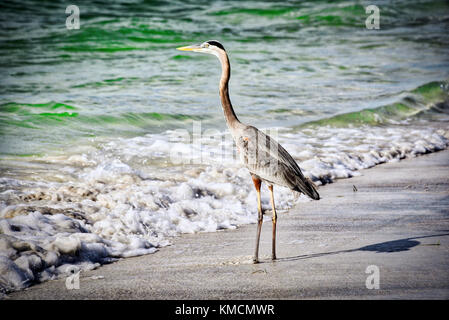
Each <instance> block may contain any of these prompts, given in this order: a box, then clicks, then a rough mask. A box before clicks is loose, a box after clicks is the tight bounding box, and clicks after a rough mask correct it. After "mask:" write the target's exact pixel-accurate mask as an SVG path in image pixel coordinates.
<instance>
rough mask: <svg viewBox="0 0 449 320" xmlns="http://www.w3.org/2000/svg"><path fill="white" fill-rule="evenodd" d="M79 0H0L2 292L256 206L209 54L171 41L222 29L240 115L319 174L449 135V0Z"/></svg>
mask: <svg viewBox="0 0 449 320" xmlns="http://www.w3.org/2000/svg"><path fill="white" fill-rule="evenodd" d="M74 4H76V5H77V6H78V7H79V9H80V29H79V30H68V29H67V28H66V26H65V22H66V18H67V16H68V14H66V13H65V8H66V6H67V3H66V2H64V1H49V2H42V1H22V2H10V1H6V2H3V3H2V12H1V13H0V53H1V59H0V72H1V85H0V292H9V291H11V290H18V289H22V288H25V287H27V286H29V285H31V284H33V283H37V282H40V281H45V280H48V279H52V278H54V277H58V276H64V275H66V274H67V273H68V272H71V271H73V270H88V269H92V268H96V267H98V266H99V265H101V264H103V263H108V262H111V261H115V260H116V259H119V258H126V257H130V256H136V255H142V254H148V253H153V252H155V251H157V250H159V249H161V250H163V249H162V248H163V247H164V246H166V245H169V244H170V240H171V239H172V238H173V237H175V236H177V235H179V234H182V233H195V232H213V231H217V230H220V229H232V228H236V227H238V226H239V225H242V224H248V223H254V222H255V221H256V216H257V206H256V194H255V191H254V190H253V189H254V188H253V186H252V182H251V179H250V176H249V173H248V172H247V170H246V169H244V168H242V166H241V165H240V163H239V160H238V157H237V155H236V153H235V150H234V146H233V142H232V140H231V137H230V135H229V134H228V132H227V128H226V124H225V121H224V118H223V113H222V109H221V106H220V100H219V96H218V81H219V77H220V73H221V72H220V66H219V63H218V61H217V59H216V58H215V57H213V56H208V55H201V54H187V53H182V52H179V51H176V50H175V48H176V47H179V46H183V45H190V44H194V43H201V42H203V41H206V40H210V39H217V40H219V41H220V42H222V43H223V45H224V46H225V48H226V50H227V51H228V54H229V57H230V61H231V66H232V78H231V82H230V95H231V100H232V101H233V105H234V108H235V111H236V113H237V115H238V116H239V118H240V120H241V121H242V122H244V123H247V124H251V125H254V126H256V127H258V128H260V129H262V130H264V131H266V132H267V133H269V134H270V135H272V136H273V137H275V138H276V139H277V140H278V141H279V142H281V144H282V145H283V146H284V147H285V148H286V149H287V150H288V151H289V152H290V153H291V154H292V156H293V157H294V158H295V159H296V160H297V161H298V163H299V165H300V166H301V168H303V170H304V173H305V174H306V175H307V176H308V177H310V178H311V179H312V180H314V181H315V182H316V184H317V185H322V184H326V183H330V182H332V181H335V180H336V179H339V178H350V177H352V176H355V175H358V174H360V170H363V169H366V168H370V167H373V166H375V165H377V164H380V163H385V162H388V161H399V160H401V159H403V158H408V157H414V156H417V155H420V154H424V153H428V152H434V151H438V150H442V149H445V148H447V147H448V145H449V140H448V139H449V123H448V122H449V97H448V90H449V85H448V79H449V49H448V48H449V37H448V35H447V34H448V30H449V4H448V3H447V1H394V2H390V1H370V2H367V1H355V2H354V1H352V2H349V1H288V2H285V1H267V2H266V1H263V2H262V1H77V2H76V3H74ZM370 4H375V5H377V6H378V7H379V8H380V29H379V30H368V29H366V27H365V20H366V18H367V16H368V15H367V14H366V13H365V9H364V8H365V7H366V6H368V5H370ZM275 197H276V202H277V206H278V207H279V212H280V214H282V212H285V211H286V210H288V209H289V208H291V207H292V206H293V205H294V204H295V203H298V202H300V201H309V200H308V199H307V198H306V197H304V196H298V195H294V194H293V193H292V192H291V191H289V190H287V189H285V188H281V187H278V188H275ZM322 201H325V199H323V200H322ZM262 203H263V206H264V208H267V209H268V208H269V198H268V192H267V189H266V188H264V189H263V194H262ZM280 218H282V216H281V217H280Z"/></svg>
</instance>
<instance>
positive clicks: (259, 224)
mask: <svg viewBox="0 0 449 320" xmlns="http://www.w3.org/2000/svg"><path fill="white" fill-rule="evenodd" d="M252 178H253V182H254V187H255V188H256V191H257V211H258V218H257V235H256V251H255V252H254V258H253V262H254V263H258V262H259V240H260V231H261V230H262V222H263V214H262V205H261V203H260V185H261V184H262V180H260V179H259V178H257V177H255V176H252Z"/></svg>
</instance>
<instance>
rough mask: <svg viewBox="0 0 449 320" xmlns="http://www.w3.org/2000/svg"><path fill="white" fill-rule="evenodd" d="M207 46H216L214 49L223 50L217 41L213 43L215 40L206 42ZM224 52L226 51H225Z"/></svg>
mask: <svg viewBox="0 0 449 320" xmlns="http://www.w3.org/2000/svg"><path fill="white" fill-rule="evenodd" d="M206 42H207V43H208V44H210V45H212V46H216V47H218V48H220V49H223V50H225V48H224V47H223V45H222V44H221V43H220V42H218V41H215V40H210V41H206ZM225 51H226V50H225Z"/></svg>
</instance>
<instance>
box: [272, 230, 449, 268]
mask: <svg viewBox="0 0 449 320" xmlns="http://www.w3.org/2000/svg"><path fill="white" fill-rule="evenodd" d="M448 235H449V233H443V234H433V235H429V236H421V237H411V238H405V239H399V240H393V241H387V242H381V243H375V244H371V245H368V246H364V247H360V248H357V249H349V250H340V251H332V252H323V253H312V254H304V255H299V256H294V257H286V258H279V259H277V260H276V261H280V262H281V261H294V260H300V259H309V258H317V257H322V256H327V255H333V254H339V253H346V252H355V251H373V252H376V253H391V252H401V251H407V250H410V249H411V248H413V247H416V246H417V245H419V244H420V242H419V241H417V240H416V239H424V238H432V237H442V236H448Z"/></svg>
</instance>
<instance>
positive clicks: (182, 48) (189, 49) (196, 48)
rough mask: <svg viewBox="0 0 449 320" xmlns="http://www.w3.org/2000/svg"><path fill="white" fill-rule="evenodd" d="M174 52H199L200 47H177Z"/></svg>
mask: <svg viewBox="0 0 449 320" xmlns="http://www.w3.org/2000/svg"><path fill="white" fill-rule="evenodd" d="M176 50H181V51H199V50H201V46H199V45H193V46H187V47H179V48H176Z"/></svg>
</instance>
